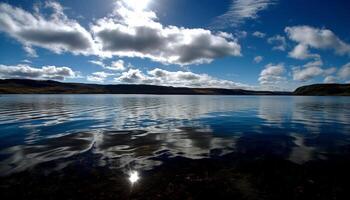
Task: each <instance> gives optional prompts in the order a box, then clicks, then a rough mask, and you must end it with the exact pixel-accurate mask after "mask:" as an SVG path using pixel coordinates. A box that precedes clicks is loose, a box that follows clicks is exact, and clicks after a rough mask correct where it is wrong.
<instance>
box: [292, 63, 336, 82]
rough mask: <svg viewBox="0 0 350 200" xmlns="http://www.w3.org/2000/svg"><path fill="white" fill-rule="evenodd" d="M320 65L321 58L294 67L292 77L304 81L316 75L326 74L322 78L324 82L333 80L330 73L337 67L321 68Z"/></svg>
mask: <svg viewBox="0 0 350 200" xmlns="http://www.w3.org/2000/svg"><path fill="white" fill-rule="evenodd" d="M322 65H323V62H322V61H321V60H316V61H312V62H308V63H306V64H305V65H304V66H303V67H294V68H293V79H294V80H296V81H301V82H305V81H309V80H311V79H313V78H315V77H317V76H326V78H325V80H324V81H325V82H330V81H333V80H334V79H333V78H332V77H333V76H330V75H331V74H334V73H335V72H336V70H337V69H336V68H335V67H331V68H327V69H323V68H322Z"/></svg>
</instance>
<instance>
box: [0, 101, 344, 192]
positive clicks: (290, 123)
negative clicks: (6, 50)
mask: <svg viewBox="0 0 350 200" xmlns="http://www.w3.org/2000/svg"><path fill="white" fill-rule="evenodd" d="M349 152H350V98H349V97H288V96H282V97H278V96H143V95H2V96H0V174H1V176H2V177H4V179H5V180H6V181H4V183H6V184H5V185H4V184H2V187H8V188H9V189H11V187H12V185H11V183H12V182H11V183H10V181H11V180H18V178H16V176H17V175H18V174H21V177H22V178H23V177H30V178H28V180H30V181H33V177H41V178H35V179H38V180H40V181H41V182H43V181H42V180H46V179H45V178H46V177H50V176H52V177H50V180H52V179H53V180H55V183H56V184H57V182H59V181H57V180H58V179H56V178H57V177H62V176H64V175H67V174H69V176H71V174H74V175H75V174H77V173H76V171H74V170H77V169H78V170H77V171H80V172H81V173H83V174H84V175H82V176H84V177H90V178H91V176H92V175H91V174H94V173H95V174H96V173H98V174H99V175H98V176H104V175H105V176H106V177H109V178H108V180H109V179H111V180H109V181H115V182H113V184H115V185H116V186H114V187H113V188H114V189H111V188H108V187H109V186H110V185H111V184H110V183H108V187H107V188H108V189H106V187H105V189H104V190H105V192H106V191H109V192H110V194H109V195H111V196H110V197H113V198H114V197H116V198H117V197H122V198H129V197H130V196H129V195H131V197H133V198H136V199H137V198H140V196H137V195H141V194H144V192H145V191H146V190H147V191H154V194H153V193H152V192H151V194H152V195H154V196H152V198H151V197H149V198H150V199H155V198H154V197H155V196H157V195H158V197H159V198H162V197H164V196H162V195H168V193H166V194H164V193H165V192H164V191H167V190H170V192H169V194H172V193H171V191H173V192H179V194H178V195H180V196H178V197H179V199H182V197H183V198H187V197H189V196H191V198H196V197H199V196H198V195H199V194H197V193H198V190H202V189H203V187H201V186H202V185H201V184H202V183H203V184H204V183H205V184H210V183H212V184H218V183H219V182H220V181H221V182H224V183H225V184H226V182H227V184H231V182H232V184H233V185H231V186H227V185H226V186H222V185H220V189H218V188H211V190H212V191H219V190H220V191H221V193H222V191H226V189H225V188H223V187H228V188H231V189H232V188H234V189H235V190H234V191H229V192H228V194H229V195H228V196H229V197H232V195H233V194H239V195H241V196H239V195H238V196H239V197H242V195H243V197H244V198H245V199H254V198H255V197H257V199H263V198H262V197H263V196H264V195H267V194H265V193H264V192H262V194H261V193H260V188H259V187H260V185H259V184H262V182H264V181H266V177H265V175H264V178H261V181H260V182H259V181H258V182H256V180H257V179H259V178H256V177H261V176H262V175H261V173H260V171H259V169H265V168H266V170H265V171H264V173H268V171H269V169H274V168H278V169H285V170H284V171H282V172H281V173H280V174H279V175H281V174H283V173H284V174H285V175H286V176H287V175H288V174H289V173H295V175H296V176H300V177H301V178H300V182H298V181H299V179H297V180H293V181H292V183H291V187H294V185H295V188H296V189H297V188H298V185H299V184H301V185H302V183H304V182H303V181H305V182H306V183H305V184H307V183H308V181H311V182H310V184H311V183H312V182H316V183H315V184H316V185H317V180H316V179H317V177H319V176H320V175H319V174H317V175H314V176H313V177H309V174H310V173H306V172H305V171H307V166H308V165H312V163H316V164H315V165H317V166H328V165H329V163H338V161H339V160H340V162H347V158H349V159H350V157H349V156H348V155H350V154H349ZM251 162H254V163H253V164H252V165H251V166H256V167H257V168H256V169H255V168H254V169H252V170H251V171H249V170H248V169H251V168H249V166H250V165H249V163H251ZM255 162H259V163H258V164H257V163H255ZM276 162H277V163H276ZM242 163H243V164H242ZM247 163H248V164H247ZM261 163H263V164H261ZM320 163H321V164H320ZM247 165H248V167H247ZM174 166H175V167H174ZM242 166H245V167H243V168H244V169H243V170H242V169H241V168H242ZM337 166H345V164H344V165H343V164H342V163H341V164H339V165H337ZM337 166H334V168H330V169H331V170H334V169H337ZM232 169H235V171H234V172H232ZM246 169H247V170H248V171H246ZM327 169H328V168H327ZM230 170H231V171H230ZM320 170H321V169H320ZM322 170H323V169H322ZM322 170H321V171H320V173H323V172H322ZM328 170H329V169H328ZM272 171H273V170H272ZM272 171H271V173H274V172H275V171H276V170H275V171H273V172H272ZM311 171H312V170H311ZM325 171H327V170H325ZM256 172H259V173H258V174H254V173H256ZM132 173H137V178H136V179H135V180H134V181H132V182H133V183H131V185H134V184H135V183H134V182H137V183H136V184H135V185H137V187H138V188H139V189H138V190H139V191H138V192H137V189H134V191H133V192H130V191H128V193H127V194H120V193H122V190H126V189H125V188H127V187H129V186H130V185H125V184H129V182H128V181H129V180H128V177H129V176H130V174H132ZM305 173H306V175H305ZM28 174H29V175H28ZM33 174H34V175H33ZM52 174H54V175H52ZM58 174H59V175H58ZM62 174H63V175H62ZM86 174H88V175H86ZM102 174H104V175H102ZM271 175H272V176H273V174H271ZM214 176H215V177H214ZM277 176H278V175H277ZM335 176H336V175H333V174H330V175H329V176H327V178H329V179H332V180H333V178H334V177H335ZM79 177H80V175H79ZM93 177H95V175H93ZM111 177H117V178H116V179H118V180H114V179H113V178H111ZM160 177H161V178H160ZM181 177H182V178H181ZM252 177H253V178H252ZM250 178H251V179H250ZM23 179H25V178H23ZM87 179H89V178H87ZM304 179H305V180H304ZM28 180H27V179H25V180H23V184H25V183H27V181H28ZM59 180H60V181H62V180H61V179H59ZM172 180H174V181H175V182H174V183H172V184H173V186H171V185H170V186H169V185H166V184H170V183H169V182H171V181H172ZM259 180H260V179H259ZM322 180H323V179H322V178H321V179H320V181H322ZM64 181H66V182H67V181H68V180H64ZM69 181H73V182H74V180H70V179H69ZM94 181H95V182H96V180H95V179H94ZM186 181H187V182H188V183H187V182H186ZM191 181H192V182H191ZM230 181H231V182H230ZM242 181H243V182H242ZM267 181H268V182H269V181H271V180H270V179H269V180H267ZM281 181H282V180H281ZM19 182H20V181H19ZM97 182H98V181H97ZM123 182H125V184H124V183H123ZM221 182H220V183H221ZM272 182H273V181H272ZM326 182H327V183H329V180H328V179H327V181H326ZM60 183H61V182H60ZM64 183H65V182H64ZM165 183H166V184H165ZM238 183H239V184H238ZM321 183H322V184H323V182H321ZM321 183H320V185H317V186H315V187H316V189H317V190H321V191H322V187H325V188H327V187H328V186H323V185H322V184H321ZM19 184H21V183H19ZM36 184H38V183H36ZM45 184H47V182H46V183H45ZM61 184H63V183H61ZM86 184H88V183H86ZM118 184H120V185H118ZM146 184H147V185H150V184H154V185H153V187H152V186H147V187H148V188H145V187H146V186H145V185H146ZM164 184H165V185H166V186H165V185H164ZM178 184H182V185H186V184H188V185H189V186H191V187H192V185H196V184H197V185H198V188H201V189H198V188H190V189H188V187H187V189H183V190H181V189H179V188H177V187H178V186H177V185H178ZM237 184H238V185H237ZM271 184H273V183H271ZM293 184H294V185H293ZM65 185H66V184H65ZM106 185H107V184H106ZM163 185H164V187H165V188H162V187H163ZM242 185H243V186H242ZM292 185H293V186H292ZM0 186H1V185H0ZM161 186H162V187H161ZM33 187H35V186H32V188H30V189H31V190H34V189H33ZM101 187H102V186H101ZM131 187H136V186H131ZM169 187H170V189H169ZM172 187H173V189H171V188H172ZM305 187H306V186H305ZM305 187H304V190H303V191H302V192H301V195H304V193H303V192H305V191H308V194H310V195H316V193H313V190H311V189H308V190H307V189H305ZM329 187H332V188H329V190H330V191H333V189H334V188H333V187H337V188H338V187H340V188H341V189H340V190H341V191H342V189H344V187H343V185H341V184H340V185H336V186H334V185H330V186H329ZM120 188H122V189H120ZM174 188H177V189H174ZM295 188H293V191H290V192H291V193H293V194H294V195H295V194H296V193H297V192H296V191H295V190H294V189H295ZM163 189H164V190H163ZM316 189H315V190H316ZM209 190H210V188H209ZM262 190H263V191H268V190H269V188H264V189H262ZM286 190H288V189H286ZM55 191H56V190H55ZM57 191H59V190H57ZM57 191H56V192H57ZM181 191H182V192H181ZM184 191H190V192H188V193H185V192H184ZM196 192H197V193H196ZM85 193H88V192H85ZM106 193H108V192H106ZM135 193H136V194H135ZM340 193H341V192H339V191H338V190H337V191H336V192H335V193H330V194H329V195H331V196H327V198H328V197H329V198H333V196H334V195H338V197H339V194H340ZM95 194H96V193H95ZM119 194H120V195H121V196H118V195H119ZM253 194H255V195H256V196H254V195H253ZM327 194H328V193H327ZM115 195H116V196H115ZM135 195H136V196H135ZM159 195H160V196H159ZM181 195H184V196H181ZM193 195H194V196H193ZM195 195H197V196H195ZM247 195H248V196H247ZM252 195H253V196H252ZM233 196H234V195H233ZM9 197H12V196H9ZM224 197H225V196H224ZM277 197H278V195H277V196H276V199H277ZM301 197H306V196H301ZM142 198H145V196H142ZM142 198H141V199H142ZM39 199H40V198H39ZM106 199H109V198H106ZM267 199H273V198H267ZM285 199H288V198H285ZM335 199H339V198H335Z"/></svg>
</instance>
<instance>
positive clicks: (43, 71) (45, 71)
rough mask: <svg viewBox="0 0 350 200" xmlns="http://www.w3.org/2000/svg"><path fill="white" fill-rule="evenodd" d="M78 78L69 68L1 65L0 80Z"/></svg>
mask: <svg viewBox="0 0 350 200" xmlns="http://www.w3.org/2000/svg"><path fill="white" fill-rule="evenodd" d="M75 77H77V72H74V71H73V70H72V69H71V68H69V67H56V66H44V67H42V68H34V67H30V66H29V65H26V64H19V65H15V66H8V65H0V78H3V79H6V78H28V79H55V80H64V79H66V78H75Z"/></svg>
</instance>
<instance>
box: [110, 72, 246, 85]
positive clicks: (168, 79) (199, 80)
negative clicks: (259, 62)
mask: <svg viewBox="0 0 350 200" xmlns="http://www.w3.org/2000/svg"><path fill="white" fill-rule="evenodd" d="M115 81H116V82H119V83H130V84H153V85H166V86H178V87H201V88H231V89H233V88H240V89H252V87H251V86H249V85H245V84H241V83H236V82H233V81H229V80H222V79H217V78H214V77H212V76H209V75H207V74H196V73H193V72H186V71H175V72H172V71H167V70H163V69H159V68H156V69H153V70H150V71H147V73H143V72H142V71H141V70H139V69H129V70H128V71H126V72H123V73H122V74H121V75H120V76H119V77H117V78H115Z"/></svg>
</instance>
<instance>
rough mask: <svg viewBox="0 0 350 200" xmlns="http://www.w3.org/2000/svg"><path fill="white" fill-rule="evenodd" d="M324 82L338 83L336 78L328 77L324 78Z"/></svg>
mask: <svg viewBox="0 0 350 200" xmlns="http://www.w3.org/2000/svg"><path fill="white" fill-rule="evenodd" d="M323 82H324V83H336V82H337V78H336V77H334V76H326V78H324V80H323Z"/></svg>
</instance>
